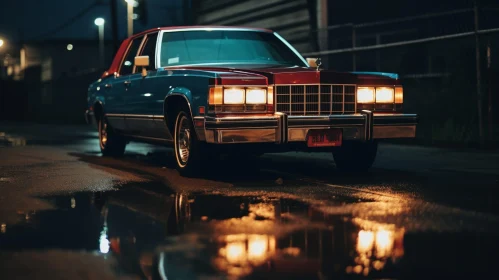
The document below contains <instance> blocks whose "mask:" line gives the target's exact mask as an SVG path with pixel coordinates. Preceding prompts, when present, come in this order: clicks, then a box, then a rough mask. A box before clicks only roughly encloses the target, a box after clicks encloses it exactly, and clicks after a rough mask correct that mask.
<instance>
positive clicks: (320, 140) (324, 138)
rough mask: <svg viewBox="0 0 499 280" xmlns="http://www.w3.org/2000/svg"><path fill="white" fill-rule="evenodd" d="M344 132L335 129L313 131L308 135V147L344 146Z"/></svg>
mask: <svg viewBox="0 0 499 280" xmlns="http://www.w3.org/2000/svg"><path fill="white" fill-rule="evenodd" d="M342 140H343V130H342V129H340V128H333V129H311V130H309V131H308V134H307V146H308V147H339V146H341V145H342Z"/></svg>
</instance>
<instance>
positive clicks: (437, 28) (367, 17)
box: [0, 0, 499, 146]
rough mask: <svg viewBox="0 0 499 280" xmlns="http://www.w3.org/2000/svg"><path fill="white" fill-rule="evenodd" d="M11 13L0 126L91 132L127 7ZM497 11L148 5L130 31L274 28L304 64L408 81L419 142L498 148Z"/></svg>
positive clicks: (414, 5) (376, 5)
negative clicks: (93, 87) (87, 116)
mask: <svg viewBox="0 0 499 280" xmlns="http://www.w3.org/2000/svg"><path fill="white" fill-rule="evenodd" d="M3 2H5V3H2V4H3V8H2V9H1V12H0V13H2V18H4V19H6V20H5V21H4V22H5V23H6V24H4V23H1V24H0V37H1V38H7V39H6V41H7V42H9V44H6V46H4V47H3V48H2V49H0V58H1V59H2V62H3V63H2V64H1V67H0V76H1V79H0V120H22V121H38V122H56V123H83V122H84V119H83V112H84V110H85V103H86V89H87V87H88V84H90V83H91V82H92V81H94V80H95V79H97V78H98V77H99V76H100V74H101V73H102V71H104V70H105V65H109V63H110V60H111V59H112V57H113V55H114V51H115V50H116V47H117V45H118V44H119V43H120V42H121V41H122V40H123V39H124V38H126V18H125V17H126V14H125V13H126V7H125V5H124V4H123V1H122V0H107V1H90V0H88V1H79V2H81V3H77V4H75V3H72V4H68V3H66V4H64V5H63V6H60V7H58V6H56V2H58V1H54V4H51V5H53V6H50V5H49V4H45V5H47V6H48V7H46V8H47V10H43V11H42V10H40V11H39V12H38V13H33V12H32V11H27V10H19V7H20V6H19V5H18V4H16V3H17V2H15V1H6V0H4V1H3ZM24 2H31V1H24ZM496 2H497V1H492V0H481V1H472V0H440V1H429V0H421V1H394V0H383V1H381V0H380V1H370V0H355V1H336V0H266V1H260V0H169V1H160V0H142V1H138V7H136V8H135V9H134V13H136V14H137V16H136V17H137V19H136V20H135V21H134V32H139V31H142V30H144V29H148V28H152V27H157V26H172V25H197V24H200V25H205V24H210V25H242V26H254V27H264V28H269V29H273V30H275V31H277V32H279V33H280V34H281V35H282V36H283V37H285V38H286V39H287V40H289V41H290V42H291V43H292V44H293V46H295V48H297V49H298V51H300V52H301V53H302V54H303V55H304V56H306V57H321V58H322V60H323V63H324V66H325V67H326V68H329V69H334V70H338V71H381V72H395V73H398V74H400V78H401V79H402V82H403V84H404V86H405V96H404V97H405V100H404V107H405V110H406V111H407V112H413V113H418V114H419V115H420V116H421V121H420V125H419V126H418V132H417V138H416V139H415V140H411V141H413V142H417V143H422V144H427V145H438V144H444V145H460V146H475V145H479V144H480V145H481V146H494V145H496V146H497V143H498V142H499V127H498V120H499V84H498V79H497V77H498V74H499V67H498V62H497V57H498V56H499V46H498V45H499V32H498V31H499V30H498V29H499V20H498V18H499V4H498V3H496ZM61 3H62V2H61ZM59 4H60V3H59ZM33 5H35V4H33ZM60 5H62V4H60ZM25 6H26V5H25ZM57 8H60V9H63V10H64V11H66V13H65V14H66V15H65V16H59V17H54V18H51V19H50V20H47V21H46V24H45V23H43V22H42V23H40V22H39V21H40V19H39V18H33V17H35V16H37V15H38V14H42V13H44V12H46V11H49V12H50V11H51V10H52V11H54V10H56V9H57ZM24 9H27V8H26V7H24ZM15 16H17V21H18V22H16V21H15V19H13V18H14V17H15ZM97 16H101V17H103V18H105V19H106V27H105V34H106V36H105V39H106V42H105V46H106V53H105V61H99V59H98V37H97V30H96V29H95V26H93V19H94V18H95V17H97ZM19 18H20V19H19ZM21 19H22V20H21ZM9 22H12V24H9ZM20 22H22V24H21V23H20ZM49 25H50V26H49ZM30 26H35V27H36V28H29V27H30ZM70 44H71V45H72V49H71V50H69V45H70ZM21 49H24V51H25V61H24V64H23V65H24V67H21V66H23V65H21V64H22V63H21V61H20V58H21V57H20V56H21V52H20V50H21ZM102 65H104V67H103V66H102ZM479 111H481V113H480V114H479Z"/></svg>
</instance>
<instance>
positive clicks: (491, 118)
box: [487, 42, 494, 143]
mask: <svg viewBox="0 0 499 280" xmlns="http://www.w3.org/2000/svg"><path fill="white" fill-rule="evenodd" d="M491 67H492V54H491V50H490V42H489V43H488V44H487V74H488V82H489V84H488V87H489V110H488V113H489V114H488V115H489V141H490V142H491V143H492V142H493V141H494V114H493V109H492V106H493V105H492V103H493V101H494V100H493V98H492V70H491Z"/></svg>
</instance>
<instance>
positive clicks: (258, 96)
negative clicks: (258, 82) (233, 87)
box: [246, 88, 267, 104]
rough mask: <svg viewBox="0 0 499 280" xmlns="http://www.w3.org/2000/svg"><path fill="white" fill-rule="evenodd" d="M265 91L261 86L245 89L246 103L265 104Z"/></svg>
mask: <svg viewBox="0 0 499 280" xmlns="http://www.w3.org/2000/svg"><path fill="white" fill-rule="evenodd" d="M266 95H267V92H266V91H265V89H263V88H254V89H247V90H246V104H265V103H267V100H266V99H267V96H266Z"/></svg>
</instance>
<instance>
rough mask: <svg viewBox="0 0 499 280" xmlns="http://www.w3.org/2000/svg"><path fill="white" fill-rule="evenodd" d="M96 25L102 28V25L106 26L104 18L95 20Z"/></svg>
mask: <svg viewBox="0 0 499 280" xmlns="http://www.w3.org/2000/svg"><path fill="white" fill-rule="evenodd" d="M94 23H95V25H97V26H102V25H104V23H106V21H105V20H104V19H103V18H96V19H95V20H94Z"/></svg>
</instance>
